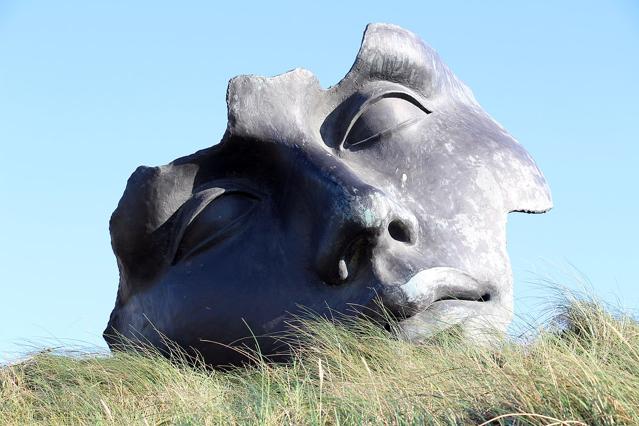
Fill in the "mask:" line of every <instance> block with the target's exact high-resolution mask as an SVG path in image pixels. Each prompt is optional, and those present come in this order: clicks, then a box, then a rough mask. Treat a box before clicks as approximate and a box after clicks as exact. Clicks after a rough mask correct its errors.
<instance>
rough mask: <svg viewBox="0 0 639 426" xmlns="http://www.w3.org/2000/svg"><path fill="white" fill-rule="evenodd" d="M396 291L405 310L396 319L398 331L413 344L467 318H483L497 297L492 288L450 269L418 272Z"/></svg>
mask: <svg viewBox="0 0 639 426" xmlns="http://www.w3.org/2000/svg"><path fill="white" fill-rule="evenodd" d="M399 290H400V291H401V293H400V294H401V296H402V299H403V303H402V304H403V306H404V308H403V309H402V314H401V315H399V316H397V320H398V324H399V328H400V330H401V332H402V334H403V335H404V336H405V337H407V338H408V339H409V340H413V341H416V340H420V339H423V338H424V337H426V336H428V335H432V334H433V333H435V332H436V331H438V330H442V329H445V328H447V327H449V326H451V325H454V324H458V323H460V322H463V321H464V320H465V319H467V318H469V317H478V316H485V315H486V314H487V313H488V312H489V311H490V310H491V309H492V308H493V305H494V303H490V302H491V301H492V302H494V301H495V298H496V295H497V293H496V287H495V286H494V284H492V283H490V282H486V281H480V280H477V279H475V278H474V277H472V276H471V275H469V274H467V273H466V272H463V271H461V270H459V269H456V268H450V267H435V268H430V269H426V270H423V271H420V272H418V273H417V274H415V275H414V276H412V277H411V278H410V279H409V280H408V281H407V282H406V283H405V284H403V285H401V286H399Z"/></svg>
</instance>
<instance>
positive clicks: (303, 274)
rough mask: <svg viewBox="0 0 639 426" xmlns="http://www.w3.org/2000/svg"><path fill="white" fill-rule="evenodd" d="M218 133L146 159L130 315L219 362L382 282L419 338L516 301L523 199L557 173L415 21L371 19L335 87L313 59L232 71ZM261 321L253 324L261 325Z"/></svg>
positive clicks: (121, 302)
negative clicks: (194, 148)
mask: <svg viewBox="0 0 639 426" xmlns="http://www.w3.org/2000/svg"><path fill="white" fill-rule="evenodd" d="M227 104H228V128H227V131H226V133H225V134H224V136H223V138H222V141H221V142H220V143H219V144H218V145H215V146H213V147H211V148H208V149H205V150H202V151H198V152H196V153H195V154H192V155H189V156H187V157H182V158H179V159H177V160H175V161H173V162H172V163H170V164H168V165H165V166H160V167H140V168H138V169H137V170H136V171H135V172H134V173H133V175H132V176H131V178H130V179H129V181H128V184H127V187H126V190H125V192H124V195H123V196H122V199H121V200H120V203H119V205H118V207H117V209H116V210H115V212H114V213H113V216H112V218H111V223H110V229H111V236H112V243H113V250H114V252H115V255H116V257H117V262H118V267H119V269H120V285H119V290H118V295H117V301H116V306H115V308H114V310H113V313H112V314H111V318H110V321H109V324H108V326H107V330H106V331H105V337H106V338H107V341H108V342H109V344H110V345H112V346H113V345H115V344H117V342H118V339H117V338H115V337H113V334H114V333H115V332H117V333H119V334H120V335H121V336H124V337H126V338H129V339H134V340H135V339H140V340H144V341H146V342H149V343H151V344H153V345H156V346H158V347H160V348H162V347H164V343H163V341H162V338H161V337H160V333H161V334H163V335H164V336H165V337H166V338H168V339H171V340H173V341H175V342H176V343H178V344H179V345H181V346H182V347H184V348H192V349H194V350H197V351H199V352H200V353H201V354H202V355H203V356H204V357H205V359H206V360H207V362H209V363H210V364H212V365H219V364H228V363H237V362H239V361H240V360H241V359H242V358H241V356H239V354H237V353H236V352H234V351H233V350H230V349H228V348H225V347H224V346H221V345H219V344H215V343H211V342H212V341H214V342H220V343H222V344H233V345H236V344H241V343H242V342H245V343H247V344H249V345H251V344H252V342H253V340H254V339H253V337H251V334H253V335H255V336H258V338H257V341H258V342H259V344H260V349H261V350H262V352H263V353H265V354H273V353H274V352H276V351H277V350H279V349H280V348H279V347H278V345H277V343H276V341H275V340H274V339H272V338H270V337H268V336H267V335H270V334H273V333H277V332H281V331H285V330H286V323H285V321H286V318H287V317H288V316H289V315H291V314H299V313H300V312H302V307H304V309H307V310H310V311H314V312H316V313H320V314H330V312H331V310H334V311H337V312H342V313H349V314H352V315H356V314H357V312H361V311H362V310H363V311H366V312H367V313H368V314H371V313H372V312H375V311H376V309H377V307H376V306H377V305H376V303H375V300H376V298H378V299H379V300H381V302H382V303H383V304H384V306H385V307H386V308H387V309H388V310H390V311H391V312H392V313H394V314H395V315H396V316H397V318H398V319H399V320H400V321H401V322H400V327H401V329H402V330H403V331H404V333H405V335H406V336H407V337H408V338H411V339H414V340H419V339H420V338H423V337H424V336H426V335H428V334H429V333H431V332H432V331H433V330H436V329H439V328H442V327H447V326H449V325H451V324H459V325H460V326H461V327H462V329H463V330H464V331H465V333H466V334H467V335H468V336H469V337H471V338H476V339H480V338H481V330H482V327H483V326H484V325H486V324H490V325H491V326H493V327H495V328H497V329H498V330H503V329H505V327H506V326H507V324H508V323H509V321H510V319H511V315H512V314H511V309H512V277H511V270H510V264H509V259H508V255H507V253H506V234H505V232H506V216H507V214H508V213H509V212H527V213H543V212H545V211H547V210H549V209H550V208H551V205H552V202H551V197H550V192H549V189H548V186H547V185H546V182H545V180H544V177H543V175H542V174H541V172H540V171H539V169H538V168H537V166H536V165H535V163H534V162H533V160H532V159H531V157H530V156H529V155H528V153H527V152H526V151H525V150H524V148H522V146H521V145H519V144H518V143H517V142H516V141H515V140H514V139H513V138H512V137H511V136H510V135H509V134H508V133H507V132H506V131H505V130H504V129H503V128H502V127H501V126H500V125H499V124H497V123H496V122H495V121H494V120H493V119H492V118H491V117H490V116H489V115H488V114H487V113H486V112H485V111H484V110H483V109H482V108H481V107H480V106H479V105H478V103H477V102H476V101H475V99H474V98H473V95H472V93H471V91H470V90H469V89H468V88H467V87H466V86H465V85H464V84H463V83H462V82H461V81H460V80H458V79H457V78H456V77H455V75H454V74H453V73H452V72H451V71H450V70H449V69H448V68H447V66H446V65H445V64H444V63H443V62H442V61H441V60H440V59H439V57H438V56H437V54H436V53H435V51H433V50H432V49H431V48H430V47H429V46H427V45H425V44H424V43H423V42H422V41H421V40H420V39H419V38H418V37H417V36H415V35H414V34H412V33H410V32H408V31H406V30H404V29H402V28H399V27H396V26H393V25H386V24H375V25H369V26H368V27H367V29H366V31H365V35H364V39H363V42H362V46H361V49H360V51H359V53H358V55H357V58H356V60H355V64H354V65H353V67H352V68H351V70H350V71H349V72H348V74H347V75H346V76H345V77H344V78H343V79H342V80H341V81H340V82H339V83H338V84H337V85H336V86H333V87H330V88H328V89H323V88H322V87H320V85H319V83H318V80H317V79H316V78H315V76H314V75H313V74H312V73H311V72H309V71H306V70H303V69H296V70H293V71H290V72H288V73H285V74H282V75H279V76H276V77H272V78H263V77H257V76H239V77H236V78H234V79H232V80H231V81H230V83H229V87H228V93H227ZM247 338H248V339H247Z"/></svg>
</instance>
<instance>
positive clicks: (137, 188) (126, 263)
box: [109, 163, 198, 299]
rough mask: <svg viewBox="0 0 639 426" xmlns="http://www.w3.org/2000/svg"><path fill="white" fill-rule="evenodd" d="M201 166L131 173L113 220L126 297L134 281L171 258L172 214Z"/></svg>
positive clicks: (139, 281)
mask: <svg viewBox="0 0 639 426" xmlns="http://www.w3.org/2000/svg"><path fill="white" fill-rule="evenodd" d="M197 170H198V166H197V165H195V164H190V163H184V164H179V165H178V164H169V165H166V166H160V167H145V166H141V167H138V168H137V170H136V171H135V172H133V174H132V175H131V177H130V178H129V180H128V182H127V185H126V189H125V191H124V194H123V195H122V198H121V199H120V202H119V203H118V207H117V208H116V209H115V211H114V212H113V215H112V216H111V220H110V222H109V229H110V231H111V246H112V247H113V252H114V253H115V256H116V258H117V261H118V267H119V269H120V291H121V293H122V296H123V297H124V298H125V299H126V297H127V296H128V294H129V292H130V291H131V290H132V288H131V287H132V286H138V285H141V284H142V283H144V282H146V281H147V280H148V279H150V278H152V277H153V275H154V274H155V273H157V272H158V271H159V270H160V269H161V268H162V267H164V266H165V265H166V264H167V262H170V261H171V259H168V256H169V252H170V251H171V244H172V238H171V234H172V231H173V230H172V226H173V224H172V221H171V220H170V219H171V218H172V217H173V216H174V214H175V213H176V211H177V210H178V209H179V208H180V206H182V204H184V202H185V201H186V200H187V199H188V198H189V197H190V196H191V194H192V190H193V182H194V179H195V176H196V173H197Z"/></svg>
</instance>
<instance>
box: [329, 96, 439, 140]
mask: <svg viewBox="0 0 639 426" xmlns="http://www.w3.org/2000/svg"><path fill="white" fill-rule="evenodd" d="M388 98H397V99H403V100H405V101H407V102H410V103H411V104H413V105H415V106H416V107H417V108H419V109H421V110H422V111H424V113H426V114H430V113H431V112H432V111H431V110H429V109H428V108H426V107H425V106H424V104H423V103H422V102H420V101H419V100H418V99H417V97H416V96H413V95H411V94H410V93H408V92H403V91H392V92H384V93H382V94H379V95H377V96H374V97H371V98H369V99H367V100H366V101H365V102H363V103H362V104H361V105H360V107H359V108H358V109H357V112H356V113H355V114H354V115H353V118H351V122H350V123H349V125H348V127H347V128H346V132H344V137H343V138H342V141H341V143H340V146H342V147H343V146H344V143H345V142H346V140H347V139H348V135H349V133H350V132H351V129H352V128H353V126H354V125H355V123H357V120H359V118H360V117H361V116H362V114H364V112H366V110H367V109H368V107H370V106H371V105H373V104H375V103H377V102H379V101H381V100H382V99H388Z"/></svg>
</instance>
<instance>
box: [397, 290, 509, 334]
mask: <svg viewBox="0 0 639 426" xmlns="http://www.w3.org/2000/svg"><path fill="white" fill-rule="evenodd" d="M500 311H501V310H500V309H499V304H498V303H497V302H494V301H487V302H481V301H469V300H440V301H436V302H434V303H432V304H431V305H430V306H428V307H427V308H426V309H424V310H423V311H421V312H418V313H416V314H415V315H413V316H411V317H410V318H406V319H404V320H402V321H400V322H399V323H398V326H399V327H398V328H399V333H400V335H401V337H402V338H404V339H406V340H408V341H410V342H414V343H419V342H423V341H424V340H426V339H428V338H429V337H432V336H433V335H435V334H437V333H440V332H442V331H444V330H446V329H449V328H451V327H454V326H457V327H459V329H460V331H461V332H462V334H463V336H464V337H466V338H468V339H469V340H471V341H473V342H476V343H480V344H482V343H487V342H494V341H495V340H496V339H498V338H499V337H501V336H502V335H503V332H504V331H505V329H506V327H507V325H508V323H509V321H510V317H509V316H508V315H504V314H503V313H500Z"/></svg>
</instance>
